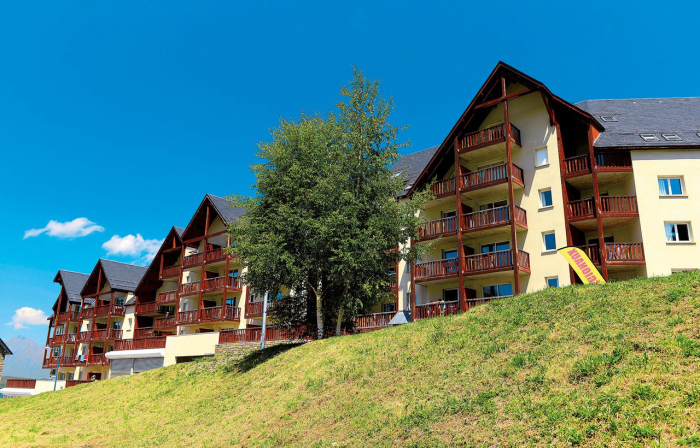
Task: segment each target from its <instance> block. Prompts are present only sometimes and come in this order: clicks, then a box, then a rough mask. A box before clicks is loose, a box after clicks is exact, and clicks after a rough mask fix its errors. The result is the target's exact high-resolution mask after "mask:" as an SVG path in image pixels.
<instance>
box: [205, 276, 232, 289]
mask: <svg viewBox="0 0 700 448" xmlns="http://www.w3.org/2000/svg"><path fill="white" fill-rule="evenodd" d="M224 287H226V288H228V289H234V290H240V289H241V279H240V278H238V277H232V276H225V277H215V278H208V279H206V280H204V281H203V282H202V290H203V291H207V292H211V291H217V290H220V289H224Z"/></svg>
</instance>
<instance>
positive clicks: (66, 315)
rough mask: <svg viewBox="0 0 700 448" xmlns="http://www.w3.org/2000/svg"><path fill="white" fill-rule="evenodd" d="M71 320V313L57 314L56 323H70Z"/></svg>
mask: <svg viewBox="0 0 700 448" xmlns="http://www.w3.org/2000/svg"><path fill="white" fill-rule="evenodd" d="M68 318H69V313H67V312H66V313H58V314H56V321H57V322H68Z"/></svg>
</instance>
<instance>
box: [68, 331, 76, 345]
mask: <svg viewBox="0 0 700 448" xmlns="http://www.w3.org/2000/svg"><path fill="white" fill-rule="evenodd" d="M77 336H78V335H77V334H76V333H68V334H66V344H75V340H76V338H77Z"/></svg>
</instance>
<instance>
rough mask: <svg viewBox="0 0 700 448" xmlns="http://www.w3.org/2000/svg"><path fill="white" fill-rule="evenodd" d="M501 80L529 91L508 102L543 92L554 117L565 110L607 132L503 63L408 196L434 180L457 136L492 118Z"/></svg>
mask: <svg viewBox="0 0 700 448" xmlns="http://www.w3.org/2000/svg"><path fill="white" fill-rule="evenodd" d="M501 78H504V79H506V82H511V83H519V84H521V85H523V86H524V87H525V90H524V91H522V92H515V93H512V94H509V95H507V97H506V98H516V97H517V96H519V95H524V94H529V93H536V92H540V94H541V95H542V97H543V99H544V101H545V104H546V105H547V107H548V109H549V111H550V114H552V113H553V112H552V110H553V109H554V108H555V106H556V107H557V108H558V110H563V111H565V112H566V113H568V114H571V116H574V117H576V118H578V119H580V120H581V121H585V122H587V123H591V124H592V125H593V126H595V127H596V128H597V129H598V130H601V131H602V130H603V126H601V125H600V123H598V122H597V121H596V120H595V119H594V118H593V117H592V116H591V115H590V114H589V113H588V112H586V111H583V110H581V109H579V108H578V107H576V106H574V105H573V104H571V103H569V102H567V101H564V100H563V99H561V98H559V97H558V96H556V95H554V94H553V93H552V92H550V90H549V89H548V88H547V87H546V86H545V85H544V84H543V83H541V82H540V81H537V80H536V79H534V78H532V77H531V76H528V75H526V74H525V73H523V72H521V71H519V70H516V69H515V68H513V67H511V66H510V65H508V64H506V63H504V62H499V63H498V64H496V67H495V68H494V69H493V71H492V72H491V74H490V75H489V77H488V78H487V79H486V82H485V83H484V84H483V85H482V86H481V89H479V91H478V92H477V94H476V95H475V96H474V98H473V99H472V101H471V102H470V103H469V106H467V109H466V110H465V111H464V113H462V115H461V116H460V118H459V120H457V122H456V123H455V125H454V126H453V127H452V130H450V132H449V134H447V137H446V138H445V140H444V141H443V142H442V144H441V145H440V146H439V147H438V149H437V150H436V151H435V153H434V154H433V157H432V158H431V160H430V161H429V162H428V163H427V164H426V166H425V169H424V170H423V172H422V173H421V174H420V175H419V176H418V177H417V179H416V181H415V182H414V183H413V186H412V187H411V188H410V190H408V192H407V193H406V194H407V195H408V194H411V193H412V192H413V190H414V189H415V188H416V186H419V187H420V186H422V185H424V184H426V183H427V182H428V181H430V179H431V178H433V177H434V176H435V172H436V170H437V166H438V165H439V164H440V162H441V161H443V160H444V158H445V157H446V156H447V154H446V153H447V152H448V151H449V150H450V148H451V147H452V144H453V142H454V139H455V138H456V137H457V136H459V134H460V133H461V132H463V131H464V130H465V129H466V128H468V126H469V125H470V123H471V120H472V119H473V118H475V117H482V118H485V117H486V115H487V114H488V107H485V106H490V105H491V104H494V105H495V104H497V103H496V101H498V100H499V99H498V98H499V97H496V96H494V94H497V93H498V91H499V90H500V88H499V87H498V84H499V83H500V79H501ZM499 95H500V94H499ZM480 108H481V109H480ZM551 118H552V115H550V120H551Z"/></svg>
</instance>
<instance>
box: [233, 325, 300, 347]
mask: <svg viewBox="0 0 700 448" xmlns="http://www.w3.org/2000/svg"><path fill="white" fill-rule="evenodd" d="M261 335H262V329H261V328H246V329H244V330H223V331H220V332H219V344H226V343H233V342H260V338H261ZM312 339H313V336H311V335H309V334H308V332H307V331H306V329H305V328H303V327H297V328H291V329H282V328H272V327H267V328H265V340H266V341H289V340H307V341H309V340H312Z"/></svg>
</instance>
